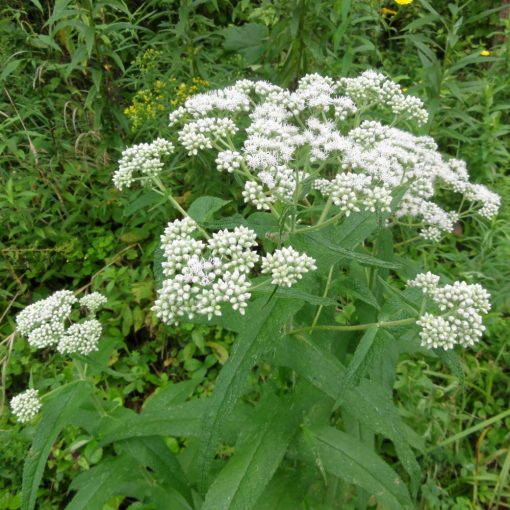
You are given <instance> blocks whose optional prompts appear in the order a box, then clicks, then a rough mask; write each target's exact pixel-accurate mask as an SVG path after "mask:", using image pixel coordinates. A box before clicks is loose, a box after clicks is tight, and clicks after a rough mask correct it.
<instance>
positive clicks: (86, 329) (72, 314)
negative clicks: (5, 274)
mask: <svg viewBox="0 0 510 510" xmlns="http://www.w3.org/2000/svg"><path fill="white" fill-rule="evenodd" d="M105 303H106V297H105V296H103V295H102V294H100V293H99V292H91V293H90V294H87V295H85V296H83V297H82V298H80V299H78V298H77V297H76V296H75V295H74V293H73V292H71V291H69V290H59V291H57V292H54V293H53V294H52V295H51V296H49V297H47V298H46V299H41V300H39V301H36V302H35V303H33V304H31V305H29V306H27V307H26V308H25V309H24V310H22V311H21V312H20V313H19V314H18V315H17V317H16V331H17V332H18V333H19V334H20V335H22V336H24V337H26V338H27V340H28V343H29V344H30V345H31V346H32V347H35V348H37V349H44V348H47V347H54V348H55V349H56V350H57V351H58V352H59V353H61V354H84V355H86V354H90V353H91V352H93V351H97V350H98V345H97V344H98V342H99V338H100V337H101V332H102V327H101V323H100V322H99V321H98V320H97V319H96V318H95V314H96V312H97V311H98V310H99V308H101V306H103V305H104V304H105ZM80 316H81V317H80ZM40 408H41V401H40V399H39V392H38V391H37V390H35V389H33V388H30V389H27V390H25V391H24V392H23V393H20V394H19V395H16V396H15V397H13V398H12V399H11V410H12V412H13V414H14V416H16V418H17V420H18V421H19V422H21V423H26V422H28V421H31V420H32V419H33V418H34V417H35V416H36V415H37V413H38V412H39V410H40Z"/></svg>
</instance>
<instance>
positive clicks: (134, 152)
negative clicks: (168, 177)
mask: <svg viewBox="0 0 510 510" xmlns="http://www.w3.org/2000/svg"><path fill="white" fill-rule="evenodd" d="M173 151H174V146H173V144H172V142H169V141H168V140H165V139H164V138H157V139H156V140H154V141H153V142H152V143H140V144H138V145H134V146H133V147H129V148H127V149H126V150H125V151H124V152H123V153H122V158H121V160H120V161H119V168H118V170H117V171H116V172H115V173H114V174H113V184H114V185H115V187H116V188H117V189H119V190H122V189H124V188H130V187H131V185H132V184H133V182H134V181H135V179H138V180H140V182H141V183H142V184H144V183H146V182H148V181H150V179H151V178H154V177H157V176H158V175H159V174H160V172H161V170H162V169H163V166H164V165H163V161H162V158H163V157H164V156H169V155H170V154H172V152H173ZM137 175H138V176H137Z"/></svg>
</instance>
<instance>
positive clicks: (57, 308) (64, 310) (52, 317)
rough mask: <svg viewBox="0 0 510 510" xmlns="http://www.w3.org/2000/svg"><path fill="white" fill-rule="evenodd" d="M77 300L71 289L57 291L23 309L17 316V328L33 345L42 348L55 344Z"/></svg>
mask: <svg viewBox="0 0 510 510" xmlns="http://www.w3.org/2000/svg"><path fill="white" fill-rule="evenodd" d="M76 302H77V299H76V297H75V295H74V294H73V293H72V292H71V291H68V290H61V291H58V292H55V293H54V294H52V295H51V296H50V297H48V298H46V299H42V300H40V301H37V302H36V303H34V304H32V305H29V306H27V307H26V308H25V309H24V310H23V311H21V312H20V313H19V314H18V316H17V317H16V326H17V327H16V329H17V331H18V332H19V333H20V334H21V335H23V336H26V337H27V339H28V343H29V344H30V345H31V346H32V347H37V348H39V349H42V348H44V347H49V346H52V345H55V344H56V343H57V342H58V340H59V337H60V335H61V334H62V332H63V330H64V321H65V320H67V319H69V316H70V315H71V311H72V306H73V304H74V303H76Z"/></svg>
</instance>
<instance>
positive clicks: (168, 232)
mask: <svg viewBox="0 0 510 510" xmlns="http://www.w3.org/2000/svg"><path fill="white" fill-rule="evenodd" d="M196 228H197V225H196V223H195V222H194V221H193V220H191V219H189V218H184V219H183V220H176V221H174V222H172V223H169V224H168V226H167V228H166V229H165V232H164V234H163V235H162V236H161V247H162V249H163V252H164V255H165V261H164V262H163V273H164V275H165V276H166V277H167V278H166V279H165V280H164V281H163V286H162V288H161V289H160V290H159V292H158V298H157V299H156V302H155V304H154V306H153V311H154V312H155V313H156V315H157V316H158V317H159V318H160V319H161V320H162V321H163V322H164V323H166V324H177V323H178V322H179V320H180V319H181V318H182V317H186V316H187V317H188V318H190V319H191V318H193V316H194V315H196V314H201V315H207V316H208V317H209V318H211V317H212V316H213V315H221V305H222V303H229V304H230V305H231V306H232V308H233V309H234V310H239V312H240V313H241V314H242V313H244V310H245V308H246V306H247V302H248V299H249V298H250V293H249V292H248V290H249V287H250V284H249V281H248V279H247V273H248V272H249V271H250V269H251V268H252V267H253V266H254V265H255V262H256V260H257V259H258V255H257V254H256V252H255V251H254V250H253V249H252V248H253V247H254V246H256V242H255V233H254V232H253V231H251V230H249V229H247V228H245V227H237V228H236V229H235V230H233V231H232V232H229V231H227V230H221V231H219V232H216V233H215V234H214V235H213V237H212V238H211V239H209V240H208V242H207V244H206V243H205V242H203V241H200V240H197V239H194V238H193V237H192V236H193V234H194V232H195V231H196ZM206 249H207V252H208V253H207V254H205V251H206Z"/></svg>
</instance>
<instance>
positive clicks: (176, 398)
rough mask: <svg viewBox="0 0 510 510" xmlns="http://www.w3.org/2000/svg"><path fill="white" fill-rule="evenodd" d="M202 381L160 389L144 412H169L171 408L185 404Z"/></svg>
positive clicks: (144, 405) (145, 406) (191, 381)
mask: <svg viewBox="0 0 510 510" xmlns="http://www.w3.org/2000/svg"><path fill="white" fill-rule="evenodd" d="M199 382H200V379H190V380H189V381H182V382H179V383H168V384H167V385H166V386H165V387H161V386H160V387H159V388H158V389H157V390H156V391H155V392H154V393H153V394H152V395H151V396H150V397H149V398H148V399H147V400H146V401H145V402H144V404H143V412H144V413H148V412H157V411H161V412H165V413H166V412H167V411H168V408H169V407H170V406H174V405H176V404H183V403H184V402H186V400H187V399H188V397H189V396H190V395H191V394H192V393H193V391H194V390H195V388H196V387H197V386H198V384H199Z"/></svg>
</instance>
